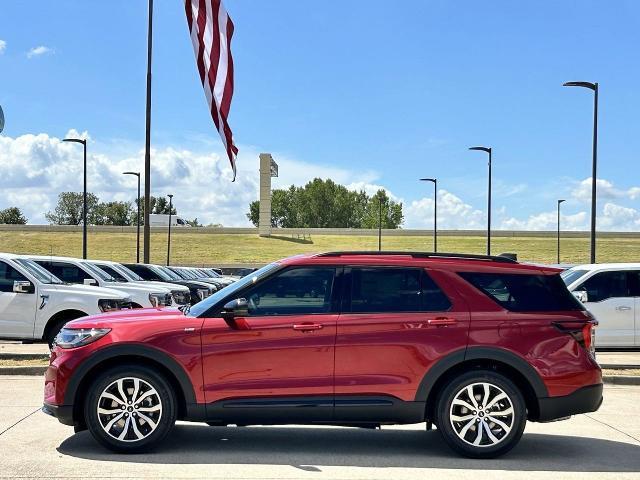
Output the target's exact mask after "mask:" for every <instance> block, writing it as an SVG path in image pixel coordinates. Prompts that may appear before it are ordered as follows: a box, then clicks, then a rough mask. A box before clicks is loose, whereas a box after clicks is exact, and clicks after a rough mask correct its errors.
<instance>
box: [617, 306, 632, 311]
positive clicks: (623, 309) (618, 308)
mask: <svg viewBox="0 0 640 480" xmlns="http://www.w3.org/2000/svg"><path fill="white" fill-rule="evenodd" d="M616 310H618V311H619V312H626V311H628V310H631V307H627V306H626V305H620V306H619V307H616Z"/></svg>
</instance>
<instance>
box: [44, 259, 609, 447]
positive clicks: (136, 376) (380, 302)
mask: <svg viewBox="0 0 640 480" xmlns="http://www.w3.org/2000/svg"><path fill="white" fill-rule="evenodd" d="M595 324H596V322H595V321H594V319H593V317H592V316H591V315H590V314H589V313H587V312H586V311H585V309H584V307H583V306H582V305H581V304H580V303H579V302H578V301H577V300H575V299H574V297H573V296H572V295H571V294H570V293H569V292H568V291H567V288H566V287H565V285H564V283H563V282H562V280H561V279H560V276H559V274H558V271H557V270H555V269H552V268H545V267H540V266H533V265H526V264H519V263H517V262H515V261H512V260H510V259H507V258H502V257H487V256H474V255H459V254H432V253H410V252H382V253H378V252H334V253H324V254H319V255H302V256H296V257H291V258H288V259H285V260H281V261H279V262H275V263H272V264H270V265H267V266H266V267H264V268H262V269H260V270H258V271H256V272H254V273H252V274H251V275H249V276H247V277H244V278H243V279H241V280H239V281H238V282H236V283H233V284H231V285H229V286H228V287H226V288H224V289H222V290H220V291H218V292H216V293H215V294H213V295H212V296H210V297H209V298H207V299H206V300H204V301H202V302H200V303H198V304H197V305H195V306H193V307H191V309H190V310H188V309H186V308H185V309H184V310H177V309H153V308H149V309H142V310H131V311H120V312H113V313H108V314H104V315H96V316H92V317H85V318H82V319H79V320H74V321H72V322H70V323H68V324H67V325H66V327H65V328H64V329H63V330H62V331H61V332H60V334H59V335H58V337H57V340H56V343H57V345H56V346H55V347H54V349H53V352H52V354H51V364H50V366H49V368H48V370H47V373H46V379H45V394H44V397H45V398H44V408H43V409H44V411H45V412H46V413H49V414H51V415H54V416H56V417H58V419H59V420H60V421H61V422H62V423H64V424H67V425H73V426H74V427H75V429H76V431H79V430H82V429H86V428H88V429H89V430H90V431H91V433H92V434H93V436H94V437H95V439H96V440H97V441H98V442H100V443H101V444H102V445H104V446H106V447H107V448H110V449H112V450H116V451H119V452H139V451H143V450H147V449H149V448H150V447H152V446H155V445H157V444H158V443H159V442H160V441H161V440H163V439H165V438H166V437H167V436H168V435H169V432H170V431H171V428H172V427H173V425H174V423H175V421H176V420H177V419H178V420H188V421H194V422H206V423H208V424H209V425H212V426H223V425H230V424H236V425H252V424H263V425H265V424H266V425H276V424H292V423H298V424H325V425H343V426H354V427H357V426H366V427H371V426H378V425H389V424H407V423H419V422H427V428H431V426H432V425H433V424H435V425H436V426H437V428H438V430H439V431H440V433H441V434H442V438H443V439H444V440H445V442H446V443H447V444H448V445H449V446H450V447H452V448H453V449H454V450H456V451H457V452H459V453H461V454H463V455H466V456H470V457H478V458H484V457H495V456H497V455H500V454H503V453H505V452H507V451H508V450H510V449H511V448H513V446H514V445H516V443H517V442H518V441H519V439H520V437H521V436H522V432H523V430H524V427H525V423H526V421H527V420H530V421H536V422H548V421H551V420H559V419H562V418H565V417H568V416H570V415H572V414H576V413H583V412H592V411H595V410H597V409H598V407H599V406H600V404H601V402H602V375H601V371H600V367H599V366H598V364H597V363H596V361H595V358H594V349H593V335H594V326H595Z"/></svg>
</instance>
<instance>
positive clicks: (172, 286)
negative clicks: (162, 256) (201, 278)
mask: <svg viewBox="0 0 640 480" xmlns="http://www.w3.org/2000/svg"><path fill="white" fill-rule="evenodd" d="M129 283H130V284H133V285H139V286H141V287H147V288H161V289H165V290H177V291H178V292H185V293H186V292H188V291H189V287H185V286H184V285H178V284H177V283H165V282H154V281H153V280H149V281H147V280H138V281H135V282H129Z"/></svg>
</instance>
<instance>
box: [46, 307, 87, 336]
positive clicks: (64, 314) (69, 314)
mask: <svg viewBox="0 0 640 480" xmlns="http://www.w3.org/2000/svg"><path fill="white" fill-rule="evenodd" d="M87 315H89V314H88V313H87V312H84V311H82V310H79V309H77V308H65V309H64V310H59V311H57V312H56V313H54V314H53V315H51V317H49V320H47V323H46V324H45V325H44V329H43V331H42V339H43V340H46V339H47V337H48V336H49V333H50V332H51V329H52V328H54V327H55V326H56V325H57V324H58V323H60V322H61V321H64V320H68V321H71V320H75V319H77V318H82V317H86V316H87Z"/></svg>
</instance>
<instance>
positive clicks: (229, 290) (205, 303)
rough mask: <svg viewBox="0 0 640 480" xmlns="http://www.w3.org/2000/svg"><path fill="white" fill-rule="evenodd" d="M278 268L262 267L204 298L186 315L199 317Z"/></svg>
mask: <svg viewBox="0 0 640 480" xmlns="http://www.w3.org/2000/svg"><path fill="white" fill-rule="evenodd" d="M279 267H280V264H279V263H270V264H269V265H266V266H264V267H262V268H261V269H260V270H256V271H255V272H253V273H252V274H251V275H247V276H246V277H243V278H241V279H240V280H238V281H237V282H235V283H232V284H231V285H229V286H228V287H225V288H223V289H221V290H218V291H217V292H215V293H214V294H213V295H211V296H209V297H207V298H205V299H204V300H202V301H201V302H198V303H196V304H195V305H194V306H193V307H191V308H190V309H189V310H188V312H187V313H186V315H187V316H189V317H199V316H200V315H202V314H204V313H206V311H207V310H209V308H211V307H213V306H214V305H215V304H216V303H218V302H219V301H220V300H222V299H223V298H226V297H233V294H234V293H235V292H238V291H240V290H242V289H243V288H244V287H246V286H248V285H251V284H252V283H255V282H257V281H258V280H260V279H261V278H263V277H265V276H267V275H269V274H270V273H271V272H272V271H274V270H276V269H277V268H279Z"/></svg>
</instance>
